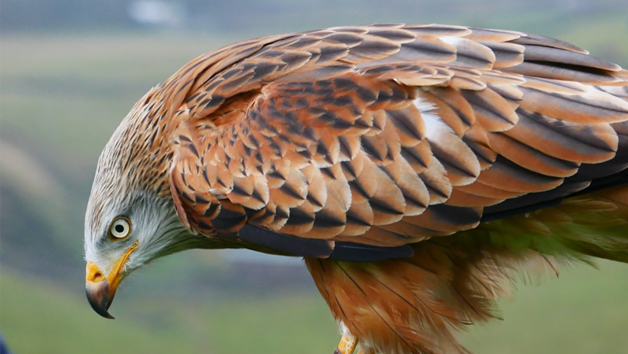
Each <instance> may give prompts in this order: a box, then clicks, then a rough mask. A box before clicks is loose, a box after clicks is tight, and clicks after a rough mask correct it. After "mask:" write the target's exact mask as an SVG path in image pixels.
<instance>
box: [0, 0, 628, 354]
mask: <svg viewBox="0 0 628 354" xmlns="http://www.w3.org/2000/svg"><path fill="white" fill-rule="evenodd" d="M374 22H380V23H381V22H387V23H391V22H392V23H397V22H405V23H433V22H436V23H449V24H463V25H471V26H476V27H493V28H505V29H513V30H521V31H527V32H531V33H537V34H543V35H548V36H553V37H557V38H560V39H563V40H567V41H570V42H572V43H575V44H576V45H579V46H581V47H584V48H586V49H588V50H590V51H591V52H592V53H593V54H594V55H596V56H599V57H602V58H604V59H608V60H612V61H615V62H617V63H619V64H621V65H623V66H628V2H627V1H626V0H606V1H597V2H595V3H593V2H591V1H588V0H570V1H560V2H555V3H554V2H548V1H546V0H528V1H525V2H521V1H515V0H503V1H500V2H499V3H496V2H494V1H489V0H481V1H465V0H440V1H439V0H425V1H410V0H389V1H381V0H365V1H357V0H333V1H332V0H320V1H309V2H293V1H288V0H268V1H263V2H262V1H253V0H248V1H247V0H232V1H224V2H212V1H201V0H185V1H177V2H174V1H172V2H169V1H129V0H110V1H100V2H91V1H78V0H31V1H27V0H2V1H1V2H0V31H1V33H0V36H1V38H0V40H1V43H0V119H1V123H0V195H1V198H0V202H1V204H0V237H1V244H0V267H1V270H0V331H1V332H2V335H3V337H4V339H5V340H6V342H7V343H8V345H9V347H10V349H11V350H12V351H13V352H14V353H16V354H17V353H107V354H110V353H120V354H125V353H138V352H139V353H211V354H239V353H280V354H281V353H286V354H287V353H291V354H292V353H312V354H314V353H331V352H332V350H333V347H334V345H335V344H336V341H337V340H338V338H339V336H338V334H337V330H336V325H335V322H334V320H333V319H332V317H331V315H330V314H329V312H328V310H327V307H326V305H325V304H324V302H323V300H322V299H321V298H320V296H319V295H318V292H317V291H316V289H315V287H314V285H313V283H312V281H311V280H310V278H309V275H308V274H307V271H306V270H305V267H304V266H303V264H302V262H301V261H300V260H292V259H286V258H279V257H275V258H269V257H259V256H257V255H256V254H254V253H250V252H246V251H240V252H219V251H205V252H201V251H190V252H187V253H183V254H179V255H175V256H171V257H167V258H166V259H163V260H162V261H158V262H156V263H155V264H153V265H151V266H149V267H147V269H146V270H143V271H140V272H138V274H139V275H134V276H132V277H131V279H129V280H127V281H126V283H125V284H123V286H122V288H121V289H120V291H119V293H118V295H117V298H116V301H115V302H114V305H113V307H112V309H111V310H112V313H113V314H114V315H115V316H116V317H118V318H117V319H116V320H115V321H109V320H105V319H102V318H100V317H99V316H98V315H96V314H95V313H93V311H92V310H91V309H90V307H89V305H88V304H87V301H86V300H85V297H84V290H83V288H84V262H83V259H82V257H83V254H82V243H83V240H82V238H83V215H84V210H85V205H86V201H87V198H88V195H89V189H90V186H91V179H92V177H93V173H94V169H95V166H96V161H97V158H98V155H99V153H100V149H101V148H102V147H103V146H104V144H105V142H106V141H107V139H108V138H109V136H110V135H111V133H112V131H113V130H114V129H115V127H116V126H117V124H118V123H119V121H120V120H121V119H122V117H124V116H125V115H126V113H127V111H128V110H129V109H130V107H131V106H132V105H133V103H134V102H135V101H136V100H137V99H139V98H140V97H141V96H142V95H143V94H144V93H145V92H146V91H147V90H148V89H149V88H150V87H152V86H154V85H155V84H157V83H158V82H160V81H162V80H164V79H165V78H167V77H168V76H169V75H170V74H172V73H173V72H174V71H175V70H177V69H178V68H179V67H180V66H182V65H183V64H185V63H186V62H187V61H189V60H191V59H192V58H194V57H196V56H198V55H200V54H202V53H205V52H208V51H210V50H213V49H216V48H218V47H220V46H222V45H225V44H228V43H232V42H235V41H239V40H244V39H248V38H251V37H259V36H262V35H266V34H272V33H279V32H286V31H301V30H306V29H316V28H321V27H327V26H337V25H346V24H363V23H374ZM599 269H600V270H597V269H594V268H592V267H589V266H584V265H574V266H571V267H567V268H565V269H563V270H562V272H561V276H560V278H559V279H553V278H552V279H544V281H543V282H542V283H543V284H542V285H541V286H537V285H539V284H537V283H536V282H535V283H533V284H531V285H525V284H520V285H518V288H519V291H517V292H516V293H515V294H514V296H513V299H508V300H505V301H503V302H502V304H501V305H502V306H501V308H502V312H501V315H502V317H503V318H504V320H503V321H494V322H492V323H490V324H488V325H481V326H476V327H474V328H472V329H470V331H469V332H468V333H464V334H462V337H463V342H464V343H465V344H467V345H468V347H469V348H470V349H472V350H473V351H474V352H475V353H477V354H482V353H485V354H491V353H512V354H514V353H571V354H579V353H582V354H585V353H586V354H592V353H600V354H602V353H604V354H613V353H617V354H624V353H628V336H627V334H628V266H626V265H622V264H612V263H608V262H600V263H599ZM546 278H550V277H549V276H548V277H546ZM539 283H540V282H539Z"/></svg>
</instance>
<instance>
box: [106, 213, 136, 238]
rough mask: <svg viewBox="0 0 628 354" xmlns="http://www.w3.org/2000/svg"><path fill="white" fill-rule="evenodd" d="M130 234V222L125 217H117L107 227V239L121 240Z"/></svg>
mask: <svg viewBox="0 0 628 354" xmlns="http://www.w3.org/2000/svg"><path fill="white" fill-rule="evenodd" d="M130 233H131V220H129V219H128V218H127V217H126V216H118V217H117V218H115V219H113V222H112V223H111V225H110V226H109V237H111V238H112V239H114V240H120V239H123V238H125V237H127V236H129V234H130Z"/></svg>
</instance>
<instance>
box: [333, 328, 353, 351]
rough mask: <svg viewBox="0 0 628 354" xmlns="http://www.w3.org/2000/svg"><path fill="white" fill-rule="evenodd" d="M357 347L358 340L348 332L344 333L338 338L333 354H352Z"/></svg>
mask: <svg viewBox="0 0 628 354" xmlns="http://www.w3.org/2000/svg"><path fill="white" fill-rule="evenodd" d="M357 345H358V339H357V338H356V337H355V336H354V335H352V334H351V333H349V332H346V333H344V334H343V335H342V338H340V343H338V346H337V347H336V350H334V354H353V351H354V350H355V347H356V346H357Z"/></svg>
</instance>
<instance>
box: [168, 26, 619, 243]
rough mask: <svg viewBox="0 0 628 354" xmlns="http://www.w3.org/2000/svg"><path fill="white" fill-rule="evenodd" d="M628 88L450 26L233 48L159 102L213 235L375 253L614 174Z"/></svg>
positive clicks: (181, 171)
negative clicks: (254, 229) (347, 246)
mask: <svg viewBox="0 0 628 354" xmlns="http://www.w3.org/2000/svg"><path fill="white" fill-rule="evenodd" d="M626 76H627V75H626V72H625V71H624V70H622V69H621V68H620V67H619V66H617V65H615V64H612V63H608V62H605V61H603V60H601V59H597V58H594V57H591V56H589V55H587V54H586V52H584V51H582V50H581V49H579V48H577V47H574V46H572V45H570V44H567V43H564V42H560V41H557V40H552V39H548V38H544V37H539V36H530V35H526V34H523V33H519V32H510V31H498V30H481V29H471V28H465V27H455V26H439V25H428V26H404V25H393V26H378V27H368V26H360V27H338V28H332V29H327V30H320V31H313V32H305V33H295V34H288V35H281V36H274V37H267V38H262V39H259V40H253V41H248V42H244V43H240V44H235V45H233V46H230V47H226V48H223V49H221V50H218V51H216V52H214V53H211V54H208V55H205V56H202V57H200V58H198V59H196V60H195V61H193V62H192V63H190V64H189V65H188V66H186V67H184V68H183V69H181V71H179V72H178V73H177V74H175V75H174V76H173V77H172V78H170V79H169V80H168V81H167V82H166V83H165V84H164V90H165V91H166V92H165V93H164V94H167V95H168V96H167V99H168V100H170V101H169V102H168V104H166V105H165V106H166V107H172V108H171V109H172V110H174V111H175V112H176V114H175V117H176V121H177V122H178V124H175V125H173V126H175V127H177V128H176V129H174V130H173V131H172V136H173V141H174V142H175V146H176V147H177V148H176V155H175V159H174V162H173V166H172V172H171V181H172V183H173V187H172V190H173V192H174V193H173V194H174V195H175V199H177V200H179V205H181V207H180V208H179V209H180V215H181V217H182V220H184V221H185V220H188V219H189V220H193V222H192V223H191V224H190V228H191V229H193V230H195V231H197V232H201V233H207V234H213V233H214V232H217V233H218V234H233V233H237V231H238V230H239V228H241V227H242V226H243V225H245V224H247V223H249V224H252V225H256V226H258V227H261V228H264V229H267V230H271V231H274V232H277V233H281V234H286V235H294V236H299V237H305V238H320V239H329V240H341V241H350V242H357V243H365V244H371V245H381V246H394V245H403V244H406V243H409V242H417V241H420V240H424V239H426V238H430V237H432V236H437V235H449V234H452V233H455V232H458V231H461V230H465V229H470V228H474V227H476V226H477V225H478V223H479V222H480V220H481V218H482V215H483V212H482V210H483V209H484V208H486V207H489V206H495V205H499V204H501V203H504V202H505V201H507V200H508V201H509V204H508V205H509V206H511V208H514V209H516V208H517V202H516V201H517V200H518V198H520V197H522V196H525V195H528V194H531V193H532V194H535V195H536V196H538V197H536V199H535V200H537V201H538V202H542V201H544V200H549V199H554V198H556V193H554V194H552V193H550V191H552V190H553V189H555V188H558V187H560V186H561V185H563V183H565V180H566V179H577V178H578V177H579V176H580V177H581V178H585V177H584V176H585V175H584V172H586V171H583V174H582V175H579V171H580V167H581V166H583V165H585V166H588V165H596V164H608V163H609V162H611V161H615V163H614V166H618V165H619V166H620V167H615V168H614V169H613V168H610V167H609V168H608V169H607V172H608V174H615V173H618V170H619V171H621V170H623V169H624V168H625V165H626V164H628V158H627V157H626V156H625V155H626V154H623V155H622V156H623V157H621V156H619V154H618V153H617V152H618V148H619V147H620V145H619V144H620V141H623V140H625V137H626V132H625V130H626V129H624V127H625V124H626V121H628V101H627V100H626V96H627V94H626V86H625V85H626V84H627V82H626V79H625V78H626ZM609 85H619V86H615V87H613V86H609ZM621 139H623V140H621ZM622 144H623V143H622ZM623 145H625V144H623ZM623 145H621V146H623ZM618 159H619V161H617V160H618ZM587 175H588V173H587ZM594 177H595V178H599V177H604V176H603V175H602V176H594ZM585 179H586V178H585ZM574 186H576V185H575V184H574V185H572V187H574ZM577 187H578V188H581V189H582V188H585V187H586V183H585V184H578V185H577ZM569 192H570V193H575V192H577V188H575V187H574V188H570V189H569ZM544 193H545V194H544ZM568 194H569V193H568ZM568 194H565V195H560V197H564V196H566V195H568ZM205 201H210V202H209V203H204V202H205ZM441 205H442V207H443V208H445V207H449V208H457V209H455V210H456V214H455V215H453V216H452V215H450V214H448V213H449V212H450V210H449V209H447V212H442V211H439V209H438V208H436V206H441ZM225 206H228V207H227V209H228V212H227V211H225V210H222V209H224V208H225ZM452 210H453V209H452Z"/></svg>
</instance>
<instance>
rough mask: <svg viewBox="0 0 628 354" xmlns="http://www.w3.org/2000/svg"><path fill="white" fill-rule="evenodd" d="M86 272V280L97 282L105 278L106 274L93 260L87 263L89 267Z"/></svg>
mask: <svg viewBox="0 0 628 354" xmlns="http://www.w3.org/2000/svg"><path fill="white" fill-rule="evenodd" d="M85 273H86V277H85V280H86V281H89V282H94V283H97V282H100V281H103V280H105V276H104V275H103V274H102V272H101V271H100V269H98V267H97V266H96V265H95V264H94V263H92V262H88V263H87V269H86V272H85Z"/></svg>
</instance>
